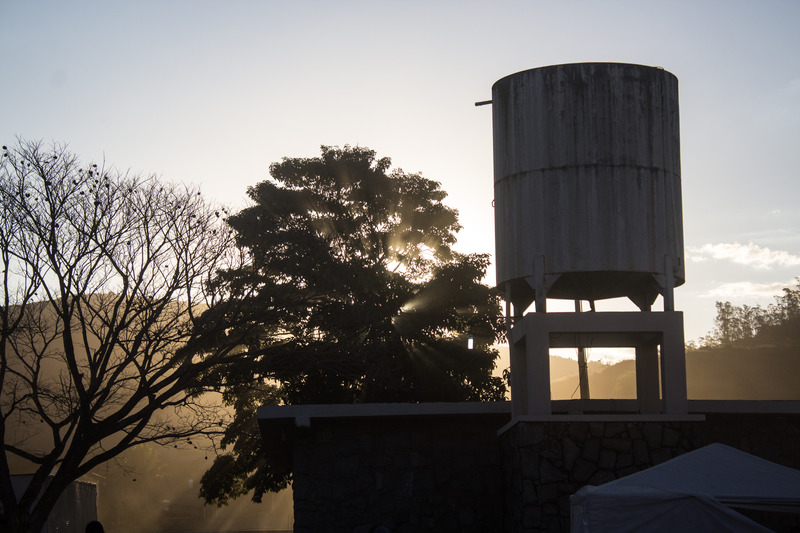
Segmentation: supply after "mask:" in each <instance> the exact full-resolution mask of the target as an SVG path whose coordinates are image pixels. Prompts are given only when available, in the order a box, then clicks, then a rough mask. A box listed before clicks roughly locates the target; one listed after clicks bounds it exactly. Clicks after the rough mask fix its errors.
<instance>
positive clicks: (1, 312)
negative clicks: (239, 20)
mask: <svg viewBox="0 0 800 533" xmlns="http://www.w3.org/2000/svg"><path fill="white" fill-rule="evenodd" d="M0 209H2V217H0V262H1V266H2V282H3V284H2V290H3V293H2V296H0V297H1V298H2V300H0V328H1V329H0V335H2V338H0V389H1V392H0V433H1V434H2V436H3V449H4V452H3V454H2V455H0V502H2V505H3V508H4V514H5V520H6V524H5V529H4V531H9V532H19V531H25V532H38V531H40V529H41V528H42V526H43V524H44V523H45V521H46V520H47V516H48V514H49V511H50V509H51V508H52V507H53V505H54V504H55V502H56V500H57V498H58V497H59V495H60V494H61V492H62V491H63V490H64V489H65V487H66V486H67V485H68V484H69V483H71V482H72V481H74V480H76V479H78V478H80V477H81V476H82V475H85V474H86V473H88V472H89V471H90V470H91V469H92V468H93V467H95V466H97V465H99V464H101V463H103V462H104V461H107V460H109V459H111V458H113V457H115V456H116V455H118V454H119V453H121V452H122V451H124V450H126V449H129V448H131V447H133V446H136V445H138V444H141V443H145V442H159V443H176V442H180V441H186V440H187V439H188V438H189V437H191V436H193V435H197V434H203V433H210V432H219V431H220V423H221V419H220V414H219V411H218V409H215V408H213V406H211V405H207V403H208V399H209V397H208V396H205V397H202V396H201V393H202V392H203V389H202V387H199V386H198V385H197V381H196V378H197V376H198V375H202V374H203V373H205V372H207V371H208V369H209V368H212V367H214V366H215V365H219V364H225V363H226V362H227V361H228V360H229V357H230V356H229V354H227V353H225V352H217V353H202V352H198V351H197V350H195V349H191V350H186V349H185V347H186V345H187V343H188V344H191V343H192V342H193V335H194V331H195V327H194V325H195V322H196V321H197V319H198V315H199V313H200V312H201V311H202V309H205V308H206V307H207V306H208V305H210V304H213V301H210V300H209V297H210V295H211V293H210V292H208V290H207V288H208V286H207V282H208V280H209V278H210V276H211V274H212V272H213V271H214V269H215V268H218V267H220V266H222V265H223V264H228V265H229V263H226V262H227V261H229V260H231V258H232V256H231V255H230V254H231V250H232V248H231V244H232V233H231V231H230V229H229V228H227V227H226V226H225V224H224V221H223V218H224V217H223V214H221V213H220V212H219V211H216V212H215V211H214V209H212V208H210V207H209V206H208V205H207V204H206V203H205V201H204V200H203V199H202V197H201V196H200V193H199V192H198V191H197V190H195V189H193V188H190V187H184V186H175V185H167V184H163V183H160V182H159V181H158V180H157V179H155V178H153V177H150V178H141V177H136V176H128V175H124V174H120V173H118V172H116V171H114V170H113V169H111V168H107V167H105V166H104V165H100V166H98V165H97V164H90V165H87V166H84V167H81V166H80V164H79V163H78V159H77V158H76V156H74V155H72V154H71V153H70V152H68V151H67V149H66V148H65V147H64V146H54V147H53V148H52V149H46V148H44V147H43V146H42V144H41V143H36V142H25V141H20V142H19V144H18V147H16V148H13V149H7V148H6V147H5V146H3V153H2V161H1V162H0ZM229 266H230V265H229ZM15 467H17V469H20V468H22V469H24V470H25V471H28V472H33V474H32V477H31V481H30V483H29V485H28V486H27V488H26V489H25V491H24V492H23V493H22V494H21V495H20V496H19V498H16V497H15V495H14V491H13V489H12V481H11V477H10V476H11V474H12V468H15Z"/></svg>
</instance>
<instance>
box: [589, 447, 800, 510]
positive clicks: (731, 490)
mask: <svg viewBox="0 0 800 533" xmlns="http://www.w3.org/2000/svg"><path fill="white" fill-rule="evenodd" d="M601 487H602V488H603V489H621V488H623V487H649V488H655V489H661V490H665V491H671V492H679V493H683V494H696V495H703V496H707V497H712V498H714V499H716V500H717V501H719V502H720V503H723V504H726V505H732V506H741V507H751V508H772V509H775V507H784V508H786V510H790V509H793V510H797V509H798V508H800V470H795V469H793V468H788V467H785V466H781V465H779V464H776V463H773V462H770V461H767V460H766V459H762V458H760V457H756V456H754V455H750V454H749V453H745V452H743V451H740V450H737V449H736V448H731V447H730V446H726V445H724V444H711V445H709V446H705V447H703V448H700V449H697V450H694V451H691V452H688V453H685V454H683V455H680V456H678V457H675V458H674V459H671V460H669V461H666V462H664V463H661V464H659V465H656V466H654V467H651V468H648V469H647V470H642V471H641V472H637V473H635V474H631V475H629V476H626V477H623V478H620V479H617V480H614V481H611V482H609V483H606V484H604V485H601ZM601 487H598V488H601Z"/></svg>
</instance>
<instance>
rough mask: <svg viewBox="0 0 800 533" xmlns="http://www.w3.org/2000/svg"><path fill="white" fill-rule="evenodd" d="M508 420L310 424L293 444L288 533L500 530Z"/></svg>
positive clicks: (362, 420) (456, 418)
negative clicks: (500, 436) (501, 435)
mask: <svg viewBox="0 0 800 533" xmlns="http://www.w3.org/2000/svg"><path fill="white" fill-rule="evenodd" d="M508 418H509V416H508V415H486V414H483V415H451V416H420V417H386V418H372V417H369V418H347V419H341V418H339V419H314V420H312V421H311V424H310V427H308V428H306V429H304V430H302V431H298V432H297V433H296V435H295V446H294V481H293V484H292V488H293V491H294V505H295V524H294V527H295V531H297V532H301V531H314V532H325V531H332V532H333V531H347V532H353V531H355V532H363V533H367V532H369V531H372V530H373V528H375V527H376V526H379V525H382V526H385V527H387V528H388V529H389V530H390V531H392V532H403V531H443V532H444V531H454V532H455V531H465V532H469V531H475V532H492V531H500V530H501V522H502V517H501V514H500V512H501V509H502V504H501V494H500V471H501V469H500V460H499V453H498V442H497V431H498V429H499V428H500V427H502V425H503V424H505V423H506V422H507V421H508Z"/></svg>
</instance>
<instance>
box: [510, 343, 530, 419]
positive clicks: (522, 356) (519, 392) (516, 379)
mask: <svg viewBox="0 0 800 533" xmlns="http://www.w3.org/2000/svg"><path fill="white" fill-rule="evenodd" d="M525 344H526V343H525V337H522V340H520V341H519V342H513V341H512V339H511V336H510V335H509V339H508V349H509V356H510V359H511V416H512V417H513V418H516V417H518V416H522V415H526V414H528V382H527V377H528V353H527V350H526V349H525V348H526V347H525Z"/></svg>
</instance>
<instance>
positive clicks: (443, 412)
mask: <svg viewBox="0 0 800 533" xmlns="http://www.w3.org/2000/svg"><path fill="white" fill-rule="evenodd" d="M451 415H509V416H511V402H431V403H361V404H308V405H262V406H261V407H259V408H258V411H257V416H258V419H259V420H264V421H267V420H276V419H287V418H294V419H295V423H296V424H297V425H298V426H301V427H302V426H305V425H307V421H309V420H310V419H311V418H362V417H397V416H413V417H418V416H451Z"/></svg>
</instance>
